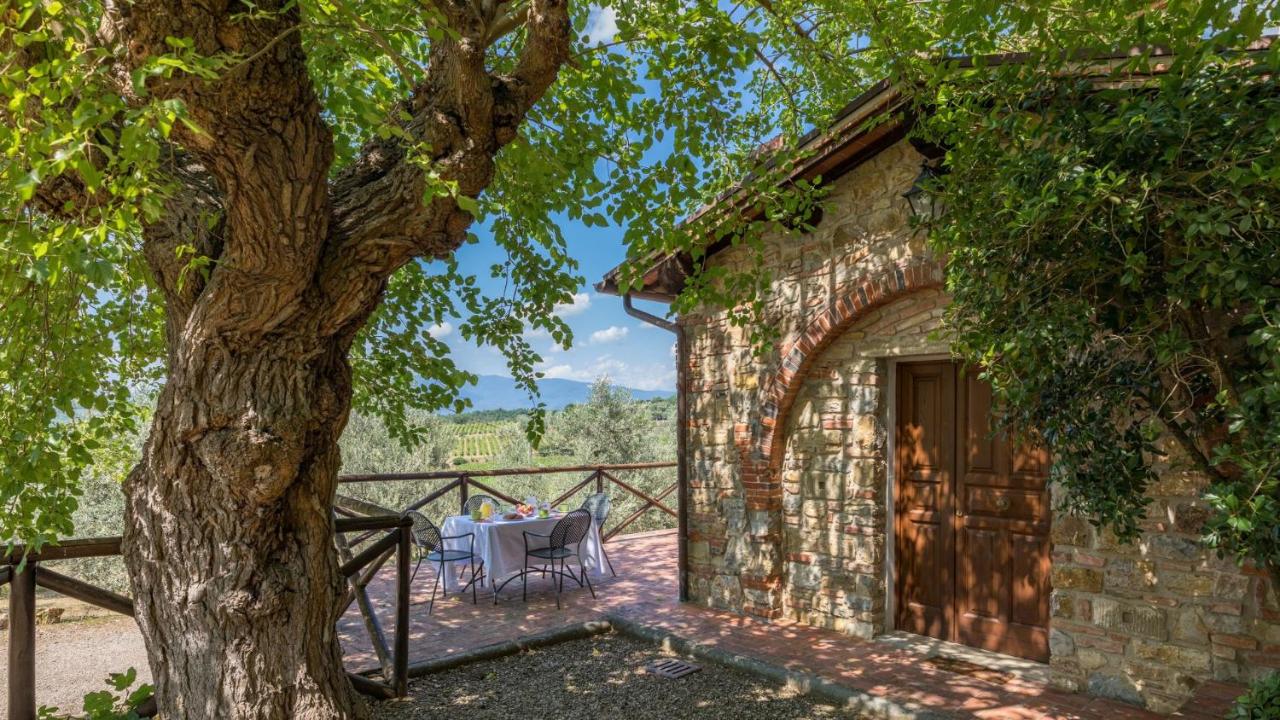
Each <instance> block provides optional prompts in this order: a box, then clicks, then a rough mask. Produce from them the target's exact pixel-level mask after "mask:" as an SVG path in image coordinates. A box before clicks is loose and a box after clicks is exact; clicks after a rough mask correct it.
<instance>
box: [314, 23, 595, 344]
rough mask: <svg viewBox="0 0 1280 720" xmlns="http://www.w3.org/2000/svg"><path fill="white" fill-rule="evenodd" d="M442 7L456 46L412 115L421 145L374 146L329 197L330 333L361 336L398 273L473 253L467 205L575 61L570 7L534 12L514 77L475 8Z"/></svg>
mask: <svg viewBox="0 0 1280 720" xmlns="http://www.w3.org/2000/svg"><path fill="white" fill-rule="evenodd" d="M435 5H436V7H437V9H439V10H440V12H441V14H442V15H443V16H444V17H445V19H446V20H447V21H448V22H449V23H450V27H451V29H452V30H453V31H454V32H455V33H456V35H457V37H456V39H453V38H450V39H444V40H440V41H438V42H436V43H435V45H433V47H432V50H431V56H430V59H429V62H428V71H427V75H426V77H427V79H426V80H425V81H424V82H423V83H422V84H420V85H419V86H418V87H417V88H415V91H414V93H413V97H412V98H410V99H409V100H408V101H406V103H405V104H404V105H403V107H402V109H403V110H404V111H405V112H407V113H408V114H409V116H410V117H411V119H410V120H409V121H408V122H406V123H404V124H403V126H402V129H403V130H404V131H405V135H407V137H409V138H411V141H408V142H406V141H405V140H403V139H399V138H392V139H387V140H372V141H370V142H369V143H368V144H366V146H365V148H364V150H363V151H362V153H361V156H360V157H359V158H358V159H357V160H356V162H354V163H353V164H352V165H350V166H349V167H348V168H346V169H344V170H343V172H342V173H340V174H339V176H338V177H337V178H336V179H335V180H334V182H333V183H332V185H331V187H330V196H331V197H332V198H333V216H332V221H331V230H332V235H331V238H330V241H329V245H328V247H327V248H326V251H325V257H324V259H323V261H322V264H321V267H322V269H321V272H320V282H321V286H322V292H323V294H324V296H325V298H326V301H327V303H328V304H329V313H328V317H327V320H326V324H325V327H324V328H323V331H324V332H332V333H341V332H353V329H352V326H353V325H354V324H358V322H360V321H362V320H363V318H364V317H366V316H367V315H368V313H369V312H371V311H372V309H373V307H375V306H376V303H377V300H378V298H379V297H380V296H381V293H382V291H383V289H384V288H385V285H386V280H387V278H388V277H390V275H391V273H393V272H395V270H396V269H398V268H399V267H401V266H402V265H404V264H405V263H407V262H409V261H410V260H412V259H413V258H415V257H424V256H425V257H434V256H443V255H447V254H449V253H451V252H453V251H454V250H455V249H457V247H458V246H459V245H461V244H462V242H463V241H464V240H465V239H466V233H467V229H468V228H469V227H470V225H471V222H472V217H471V214H470V213H468V212H466V211H465V210H463V209H462V207H461V206H460V205H459V202H458V198H459V197H466V198H476V197H478V196H479V195H480V193H481V192H482V191H483V190H484V189H485V188H486V187H487V186H488V185H489V183H490V182H491V181H492V179H493V157H494V155H495V154H496V153H497V152H498V150H500V149H501V148H502V146H504V145H506V144H507V143H509V142H511V141H512V140H514V139H515V137H516V131H517V128H518V127H519V125H520V123H521V122H523V120H524V118H525V115H526V114H527V113H528V111H529V109H530V108H531V107H532V106H533V103H535V102H537V100H538V99H539V98H541V97H542V95H543V93H545V92H546V90H547V88H548V87H550V85H551V83H552V82H554V81H555V78H556V75H557V73H558V71H559V68H560V66H561V65H562V64H563V63H564V62H565V60H566V59H567V58H568V55H569V47H570V42H571V32H570V23H569V13H568V5H567V0H531V1H530V2H529V3H528V5H527V10H525V11H524V12H525V14H526V18H525V21H524V22H525V26H526V28H527V33H526V39H525V42H524V46H523V47H522V48H521V52H520V56H519V58H518V60H517V62H516V67H515V70H514V71H513V72H512V73H511V74H510V75H508V76H500V75H499V76H495V75H493V74H491V73H489V72H488V71H487V69H486V67H485V51H486V49H487V47H488V45H487V38H488V33H489V30H488V28H489V26H488V24H487V23H485V22H484V19H483V18H481V17H478V16H477V13H476V12H475V9H474V8H472V7H471V6H470V4H469V3H467V2H466V1H465V0H435ZM499 5H501V3H499V4H496V5H493V6H492V7H493V8H494V9H495V10H496V9H498V8H499ZM482 9H484V8H482ZM446 188H447V190H446Z"/></svg>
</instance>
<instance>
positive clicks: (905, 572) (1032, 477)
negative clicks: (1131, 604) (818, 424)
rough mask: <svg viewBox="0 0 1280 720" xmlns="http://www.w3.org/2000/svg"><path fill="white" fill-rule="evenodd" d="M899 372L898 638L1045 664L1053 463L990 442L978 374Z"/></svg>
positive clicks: (921, 366)
mask: <svg viewBox="0 0 1280 720" xmlns="http://www.w3.org/2000/svg"><path fill="white" fill-rule="evenodd" d="M898 369H899V371H898V383H897V385H898V386H897V422H896V426H897V427H896V429H895V430H896V436H895V444H896V448H895V458H894V461H895V478H896V482H895V484H896V487H895V498H894V534H895V545H894V552H895V566H896V568H895V569H896V588H895V592H896V616H897V617H896V622H897V627H898V629H900V630H906V631H908V632H912V633H916V634H919V635H928V636H931V637H935V638H939V639H942V640H949V641H952V642H958V643H963V644H965V645H971V646H973V647H979V648H983V649H986V650H994V651H996V652H1001V653H1006V654H1009V655H1017V656H1020V657H1025V658H1029V659H1032V660H1038V661H1041V662H1045V661H1047V660H1048V659H1049V629H1048V627H1049V551H1050V541H1049V523H1050V508H1049V497H1048V492H1047V489H1046V481H1047V477H1048V470H1049V468H1048V457H1047V455H1046V454H1045V453H1044V452H1043V451H1040V450H1035V449H1027V448H1022V447H1016V446H1014V445H1013V444H1012V443H1010V442H1009V441H1008V440H1007V438H1005V437H1003V436H1002V435H998V434H994V433H992V432H991V422H990V419H991V388H990V386H989V385H987V384H986V383H985V382H983V381H982V380H980V379H979V378H978V377H977V374H976V373H975V372H974V371H972V370H968V371H965V370H963V369H961V368H960V367H959V366H958V365H957V364H955V363H952V362H945V361H944V362H919V363H903V364H901V365H899V366H898Z"/></svg>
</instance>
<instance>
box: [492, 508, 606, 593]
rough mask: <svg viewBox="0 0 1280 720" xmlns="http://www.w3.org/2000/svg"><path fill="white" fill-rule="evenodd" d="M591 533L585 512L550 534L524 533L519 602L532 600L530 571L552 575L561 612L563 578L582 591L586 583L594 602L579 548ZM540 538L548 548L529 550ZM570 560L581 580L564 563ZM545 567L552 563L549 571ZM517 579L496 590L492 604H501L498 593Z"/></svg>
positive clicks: (571, 516)
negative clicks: (536, 562) (532, 564)
mask: <svg viewBox="0 0 1280 720" xmlns="http://www.w3.org/2000/svg"><path fill="white" fill-rule="evenodd" d="M590 529H591V513H590V512H587V511H586V510H574V511H573V512H570V513H568V514H566V515H565V516H564V517H562V518H560V521H559V522H557V523H556V524H555V527H553V528H551V533H550V534H546V535H544V534H542V533H531V532H529V531H527V530H526V531H525V532H524V561H525V567H524V569H523V570H521V571H520V585H521V587H520V598H521V599H522V600H525V601H528V599H529V571H530V570H531V569H533V570H540V571H542V572H543V574H546V573H547V572H550V573H551V579H552V580H554V581H555V583H556V609H557V610H559V609H560V593H562V592H563V591H564V578H565V576H566V575H568V576H569V578H570V579H572V580H573V581H574V582H576V583H578V587H582V583H583V580H585V581H586V584H587V585H586V587H587V589H588V590H590V591H591V598H592V599H593V600H594V599H595V597H596V589H595V588H594V587H592V586H591V576H590V574H588V573H587V566H586V565H584V564H583V562H582V555H581V549H580V548H579V545H580V544H581V543H582V541H583V539H585V538H586V537H587V532H588V531H589V530H590ZM530 538H537V540H538V541H541V540H546V542H547V544H546V545H541V543H540V542H539V546H538V547H530V546H529V539H530ZM530 558H533V559H535V560H540V561H542V562H543V564H542V566H540V567H534V568H530V567H529V559H530ZM569 558H575V559H577V561H578V567H579V568H581V569H582V580H579V579H578V576H577V575H576V574H575V573H574V572H573V569H572V568H567V567H566V565H565V563H566V561H568V559H569ZM557 562H559V563H560V568H559V569H558V570H557V569H556V563H557ZM546 563H550V569H549V570H548V568H547V565H546ZM515 577H516V576H515V575H512V576H511V577H509V578H507V579H506V580H504V581H503V582H502V585H499V586H497V587H495V588H494V590H493V602H494V604H495V605H496V604H497V602H498V593H499V592H501V591H502V588H503V586H505V585H506V584H507V583H509V582H511V581H512V580H514V579H515Z"/></svg>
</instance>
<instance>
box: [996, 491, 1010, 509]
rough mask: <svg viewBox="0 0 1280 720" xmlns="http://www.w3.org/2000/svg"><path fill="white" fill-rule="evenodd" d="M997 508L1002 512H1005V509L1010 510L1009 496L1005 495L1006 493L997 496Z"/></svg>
mask: <svg viewBox="0 0 1280 720" xmlns="http://www.w3.org/2000/svg"><path fill="white" fill-rule="evenodd" d="M996 509H997V510H999V511H1001V512H1004V511H1005V510H1008V509H1009V498H1007V497H1005V496H1004V495H1000V496H998V497H997V498H996Z"/></svg>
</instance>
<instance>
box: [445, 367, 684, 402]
mask: <svg viewBox="0 0 1280 720" xmlns="http://www.w3.org/2000/svg"><path fill="white" fill-rule="evenodd" d="M538 388H539V389H540V390H541V391H542V402H544V403H546V404H547V409H549V410H559V409H561V408H563V407H564V406H566V405H572V404H574V403H582V402H586V401H587V398H588V397H590V395H591V383H587V382H580V381H578V380H564V379H561V378H543V379H542V380H539V381H538ZM626 389H627V390H628V391H629V392H630V393H631V397H633V398H635V399H636V400H651V399H653V398H666V397H672V396H673V395H675V392H673V391H671V390H632V389H631V388H626ZM462 396H463V397H465V398H468V399H470V400H471V409H472V410H521V409H524V408H527V407H530V402H529V397H528V396H527V395H525V393H524V391H523V390H520V389H518V388H516V386H515V382H514V381H512V379H511V378H509V377H503V376H501V375H481V376H480V380H479V381H478V382H477V383H476V384H475V385H471V386H468V387H465V388H463V389H462Z"/></svg>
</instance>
